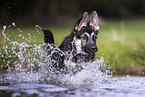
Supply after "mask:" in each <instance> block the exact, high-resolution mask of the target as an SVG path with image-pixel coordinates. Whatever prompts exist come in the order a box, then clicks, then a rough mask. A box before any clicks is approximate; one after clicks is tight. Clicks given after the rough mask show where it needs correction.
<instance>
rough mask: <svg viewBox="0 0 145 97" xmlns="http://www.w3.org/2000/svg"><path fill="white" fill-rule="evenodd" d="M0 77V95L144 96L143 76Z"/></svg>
mask: <svg viewBox="0 0 145 97" xmlns="http://www.w3.org/2000/svg"><path fill="white" fill-rule="evenodd" d="M6 75H7V74H5V75H1V79H0V97H124V96H125V97H144V96H145V78H144V77H129V76H127V77H115V78H109V79H106V80H105V81H104V82H94V83H83V82H82V84H81V83H80V82H79V83H78V84H77V83H76V82H72V83H71V84H64V83H63V84H61V83H60V84H58V83H57V84H56V83H55V84H54V83H51V84H49V83H36V82H33V81H31V82H23V81H22V80H21V82H16V81H10V80H4V79H2V78H3V77H4V76H6Z"/></svg>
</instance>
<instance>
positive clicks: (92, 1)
mask: <svg viewBox="0 0 145 97" xmlns="http://www.w3.org/2000/svg"><path fill="white" fill-rule="evenodd" d="M94 10H95V11H97V13H98V15H99V20H100V23H99V25H100V31H99V34H98V39H97V45H98V48H99V51H98V52H97V53H96V59H100V58H101V57H103V58H104V64H105V66H104V67H103V68H107V67H110V69H111V70H112V71H113V73H114V74H135V75H145V74H144V72H145V0H31V1H26V0H0V25H1V29H0V31H2V27H3V25H7V26H8V25H11V24H12V22H15V23H16V27H13V28H11V29H7V30H6V31H5V33H6V35H9V36H11V40H13V41H15V40H17V41H18V42H23V41H25V40H24V39H22V38H19V37H16V36H17V35H19V34H20V31H18V28H20V29H21V30H22V33H21V34H22V35H23V36H25V37H28V34H29V33H31V36H35V37H32V38H31V39H30V40H31V41H34V42H35V44H42V43H43V34H42V33H41V31H39V33H38V32H37V31H36V28H35V25H37V24H38V25H39V26H40V27H41V28H43V29H50V30H51V31H52V32H53V33H54V37H55V41H56V45H57V46H59V44H60V43H61V42H62V40H63V38H64V37H65V36H66V35H68V34H70V33H71V31H72V29H73V26H74V24H75V23H76V22H77V20H78V19H79V18H80V17H81V16H82V15H83V13H84V12H85V11H88V12H89V13H91V12H92V11H94ZM11 32H13V34H12V33H11ZM4 43H5V39H4V37H3V36H2V33H0V46H1V47H2V46H3V44H4ZM0 50H2V49H0ZM0 57H1V60H0V65H1V67H2V66H5V65H6V64H7V61H3V59H6V60H9V59H7V58H8V57H4V56H0Z"/></svg>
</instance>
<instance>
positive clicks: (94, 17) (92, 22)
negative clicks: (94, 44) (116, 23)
mask: <svg viewBox="0 0 145 97" xmlns="http://www.w3.org/2000/svg"><path fill="white" fill-rule="evenodd" d="M90 26H92V27H93V28H94V29H95V31H97V30H99V19H98V15H97V12H96V11H93V12H92V14H91V15H90Z"/></svg>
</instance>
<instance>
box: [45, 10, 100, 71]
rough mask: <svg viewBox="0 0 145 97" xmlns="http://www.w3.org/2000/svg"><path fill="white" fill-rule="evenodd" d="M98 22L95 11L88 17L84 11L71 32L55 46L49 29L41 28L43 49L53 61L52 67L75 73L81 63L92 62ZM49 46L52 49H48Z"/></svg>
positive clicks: (79, 68)
mask: <svg viewBox="0 0 145 97" xmlns="http://www.w3.org/2000/svg"><path fill="white" fill-rule="evenodd" d="M98 23H99V20H98V15H97V13H96V11H93V12H92V13H91V15H90V17H89V15H88V12H85V13H84V14H83V16H82V18H81V19H80V20H79V21H78V22H77V23H76V25H75V27H74V28H73V31H72V33H71V34H70V35H68V36H66V37H65V38H64V40H63V41H62V43H61V44H60V46H59V47H57V46H55V43H54V38H53V34H52V33H51V31H49V30H43V32H44V42H45V43H46V45H47V46H46V48H45V50H46V51H47V53H48V54H51V59H52V60H54V61H55V62H53V64H52V67H54V68H55V69H56V70H58V71H60V72H63V73H70V72H72V73H73V74H75V73H76V72H79V71H81V70H82V69H83V66H81V65H82V64H81V63H83V64H85V63H87V62H92V61H93V60H94V58H95V53H96V52H97V51H98V48H97V46H96V40H97V34H98V30H99V26H98ZM50 46H51V47H52V48H53V50H52V49H50ZM52 51H53V52H52Z"/></svg>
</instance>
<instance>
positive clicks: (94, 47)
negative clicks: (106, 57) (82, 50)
mask: <svg viewBox="0 0 145 97" xmlns="http://www.w3.org/2000/svg"><path fill="white" fill-rule="evenodd" d="M90 51H91V52H92V53H95V52H97V51H98V48H97V46H96V45H92V46H91V47H90Z"/></svg>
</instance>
